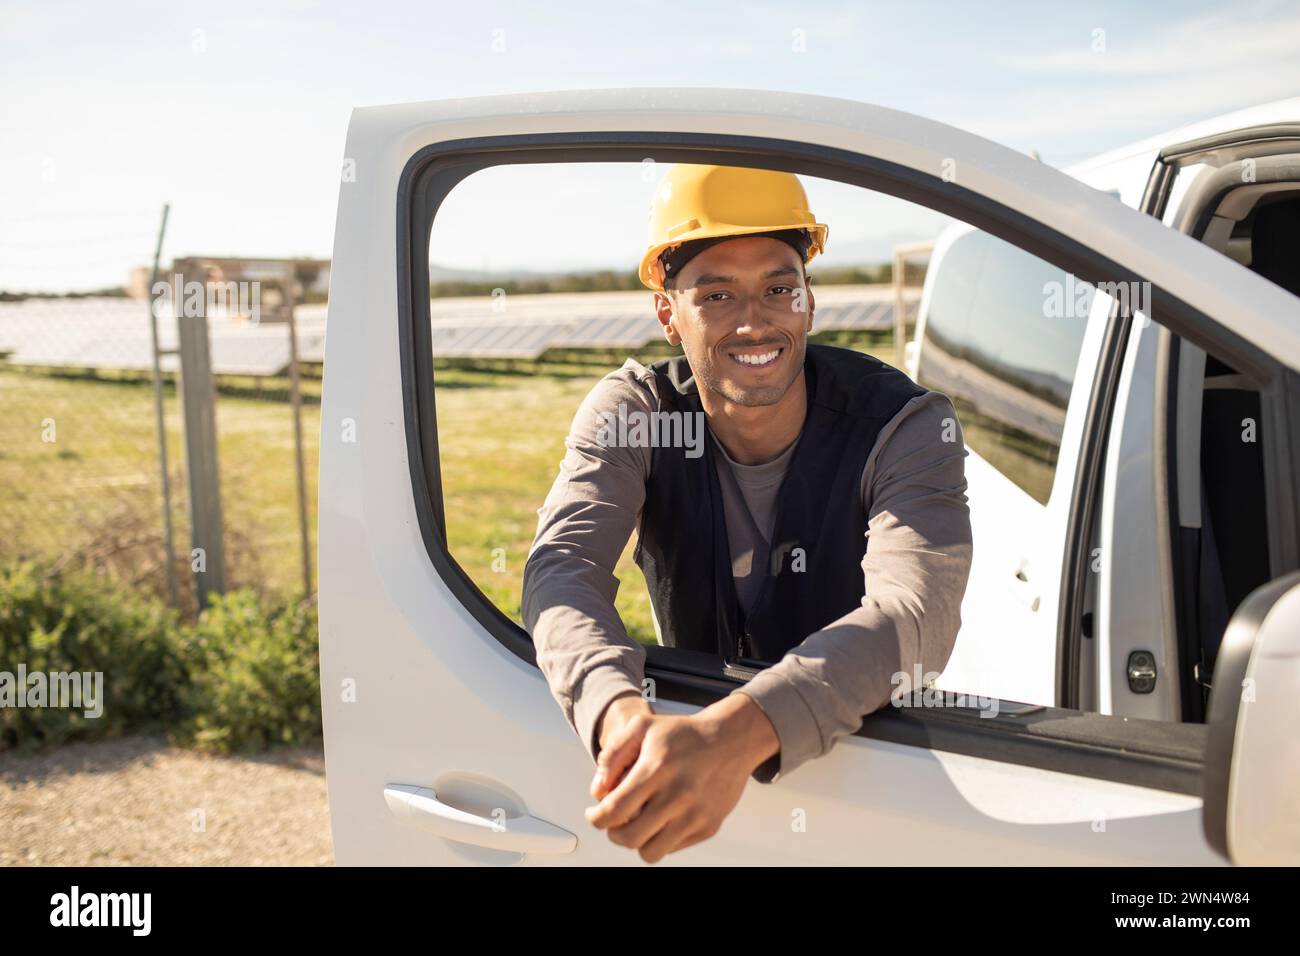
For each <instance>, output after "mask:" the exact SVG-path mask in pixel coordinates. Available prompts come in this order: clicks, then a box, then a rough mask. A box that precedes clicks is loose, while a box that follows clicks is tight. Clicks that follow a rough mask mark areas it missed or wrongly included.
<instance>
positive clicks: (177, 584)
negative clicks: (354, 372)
mask: <svg viewBox="0 0 1300 956" xmlns="http://www.w3.org/2000/svg"><path fill="white" fill-rule="evenodd" d="M286 306H287V303H283V304H282V305H281V306H279V307H278V309H279V311H278V314H276V315H273V316H272V317H271V318H273V319H279V320H282V319H283V318H285V314H284V310H285V307H286ZM151 309H152V311H153V313H154V315H155V316H156V318H157V323H158V346H159V352H160V356H159V366H160V370H161V386H162V387H161V390H160V397H161V408H162V429H161V432H160V430H159V427H158V418H157V415H156V407H155V394H154V387H153V374H152V369H153V355H154V348H153V341H152V331H151V329H150V311H151ZM298 309H300V310H302V312H303V316H302V323H301V327H300V328H299V330H298V335H297V338H296V344H297V351H298V352H300V353H301V356H300V357H299V361H297V362H295V361H294V351H295V350H294V344H295V340H293V339H291V337H290V328H291V327H293V324H296V323H288V322H285V321H270V322H266V321H263V322H261V323H259V324H257V325H250V324H248V322H247V317H246V316H240V315H237V314H218V315H204V316H203V317H202V319H203V321H202V325H203V326H206V328H204V329H202V331H203V332H206V334H199V335H193V336H186V335H185V334H184V333H185V332H186V330H187V328H188V329H197V328H198V324H197V323H195V322H194V320H193V318H192V317H187V316H185V315H184V314H183V310H182V314H181V315H179V316H178V315H176V314H175V312H174V310H172V309H170V308H168V307H167V303H166V302H154V301H153V300H149V301H143V300H138V299H125V298H86V299H27V300H24V301H21V302H7V303H0V564H8V563H11V562H14V561H19V560H24V559H30V560H36V561H39V562H41V563H43V564H46V565H49V566H51V567H54V568H60V569H61V568H67V567H70V566H74V565H81V566H86V567H90V568H93V569H95V570H96V571H97V572H98V573H100V574H102V575H104V576H105V577H106V578H109V579H112V580H113V581H114V582H117V583H124V584H130V585H134V586H140V587H144V588H147V589H148V590H151V591H154V592H156V593H157V594H158V595H159V596H160V597H164V598H165V599H167V600H172V601H175V602H176V603H177V604H178V605H180V606H181V607H182V608H184V609H187V610H189V611H191V612H192V611H193V610H195V609H196V608H197V607H198V606H199V603H200V601H201V600H202V597H203V596H204V595H205V594H206V593H207V591H209V590H223V589H228V588H231V587H238V586H244V585H249V586H253V587H256V588H259V589H261V590H264V591H269V592H279V593H283V594H290V593H298V594H302V593H304V592H306V593H311V592H312V591H314V576H313V570H312V567H311V563H312V562H311V550H310V531H311V528H312V527H314V523H315V518H314V515H315V510H314V509H315V481H314V478H315V474H316V441H317V434H318V431H319V429H318V409H319V394H320V375H319V369H320V362H321V360H322V357H323V355H322V352H323V344H322V343H323V338H324V307H323V306H299V307H298ZM295 311H296V310H295ZM263 318H264V319H265V318H266V316H263ZM187 323H188V325H187ZM187 348H188V349H189V351H190V353H194V352H198V353H202V352H204V351H205V350H206V353H207V354H206V358H207V359H208V360H210V371H211V378H210V379H208V380H207V381H205V380H204V376H203V374H202V373H203V371H204V369H203V368H202V365H203V359H204V358H205V356H204V355H202V354H199V355H197V356H196V355H194V354H186V355H183V354H182V353H183V352H185V350H186V349H187ZM183 358H184V359H185V364H186V365H187V366H188V367H189V368H190V369H191V371H190V373H188V374H187V375H182V374H180V372H181V367H182V359H183ZM295 380H296V381H295ZM187 394H188V401H187V400H184V399H183V398H182V396H184V395H187ZM295 394H296V395H297V398H298V401H297V402H295ZM205 405H206V407H205ZM205 421H206V424H204V422H205ZM298 436H300V441H301V454H300V452H299V440H298ZM160 437H161V438H162V441H160ZM205 443H206V444H207V445H208V446H209V447H210V450H211V451H210V453H209V455H208V456H207V457H210V458H211V461H205V456H204V455H203V453H202V446H203V445H204V444H205ZM196 455H197V457H196ZM163 460H165V461H166V472H165V473H164V471H163V469H162V467H161V465H162V462H163ZM300 495H301V496H302V498H303V499H304V501H303V503H302V505H301V506H300V504H299V499H300ZM168 499H169V502H168V506H165V505H164V502H165V501H167V500H168ZM168 518H169V519H170V525H171V535H170V537H171V539H172V542H171V547H170V549H169V548H168V540H167V539H168V533H167V532H168ZM212 522H216V524H215V530H214V527H213V526H212ZM205 523H206V524H208V527H207V528H206V529H205V528H204V525H205ZM196 549H197V550H196ZM169 550H170V558H169V557H168V553H169ZM173 589H174V590H173Z"/></svg>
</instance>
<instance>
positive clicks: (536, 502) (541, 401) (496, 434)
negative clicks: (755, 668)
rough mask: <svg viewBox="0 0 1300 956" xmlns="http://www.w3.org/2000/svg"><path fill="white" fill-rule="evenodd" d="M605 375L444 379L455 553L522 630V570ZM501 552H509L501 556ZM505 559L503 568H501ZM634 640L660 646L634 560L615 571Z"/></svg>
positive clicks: (445, 466) (446, 491) (442, 419)
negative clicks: (580, 411) (568, 447)
mask: <svg viewBox="0 0 1300 956" xmlns="http://www.w3.org/2000/svg"><path fill="white" fill-rule="evenodd" d="M599 378H600V375H599V374H595V375H593V374H590V373H589V372H588V373H587V374H583V375H581V376H574V377H567V376H566V377H555V376H552V375H549V374H543V375H534V376H520V375H493V374H490V373H483V374H471V373H459V374H457V373H444V372H438V373H437V379H438V385H439V387H438V391H437V403H438V449H439V454H440V456H441V459H442V480H443V501H444V505H445V508H446V514H447V537H448V541H449V543H450V545H451V552H452V554H453V555H454V556H455V558H456V560H457V561H458V562H459V563H460V565H461V567H463V568H464V569H465V571H466V573H468V574H469V576H470V577H471V578H473V579H474V581H475V583H476V584H478V586H479V588H480V589H482V591H483V593H484V594H486V595H487V596H488V597H489V598H490V599H491V600H492V602H493V603H494V604H495V605H496V606H497V607H498V608H500V609H501V610H502V611H503V612H504V613H506V614H508V615H509V616H510V617H512V618H513V619H514V620H516V621H520V614H519V599H520V592H521V588H522V585H523V571H524V563H525V561H526V560H527V558H528V549H529V547H530V545H531V544H532V541H533V535H534V533H535V532H536V531H537V509H538V508H539V507H540V506H541V504H542V502H543V501H545V499H546V494H547V492H548V491H549V490H550V487H551V483H552V482H553V481H554V480H555V476H556V474H557V472H558V470H559V465H560V460H561V459H562V458H563V457H564V436H565V435H566V433H567V432H568V429H569V424H570V422H571V421H572V420H573V415H574V412H575V411H577V408H578V404H579V403H580V402H581V401H582V399H583V397H584V396H585V395H586V394H587V392H588V391H589V390H590V389H591V387H592V386H593V385H595V384H596V382H597V380H598V379H599ZM497 549H502V551H500V552H498V551H497ZM499 557H504V568H503V569H502V562H501V561H500V560H494V559H496V558H499ZM616 573H617V575H618V578H619V581H620V586H619V592H618V599H617V602H616V606H617V608H618V612H619V614H620V615H621V616H622V618H623V622H624V624H625V625H626V626H627V628H628V632H629V633H630V634H631V635H632V636H633V637H635V638H637V639H638V640H642V641H648V642H650V643H654V625H653V624H652V622H651V617H650V598H649V595H648V594H647V592H646V588H645V581H644V580H643V578H642V577H641V572H640V570H639V569H638V568H637V567H636V565H635V564H634V563H633V561H632V558H631V543H630V542H629V546H628V548H627V549H626V550H625V552H624V554H623V557H622V559H621V560H620V561H619V564H618V567H617V569H616Z"/></svg>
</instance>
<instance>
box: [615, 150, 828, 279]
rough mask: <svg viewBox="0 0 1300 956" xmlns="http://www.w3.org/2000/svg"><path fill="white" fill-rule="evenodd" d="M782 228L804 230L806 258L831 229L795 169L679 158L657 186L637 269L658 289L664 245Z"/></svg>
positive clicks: (822, 244)
mask: <svg viewBox="0 0 1300 956" xmlns="http://www.w3.org/2000/svg"><path fill="white" fill-rule="evenodd" d="M785 229H803V230H806V231H807V233H808V239H809V245H808V251H807V253H806V254H805V257H804V262H805V263H807V262H809V261H810V260H811V259H812V258H813V257H814V256H815V255H817V254H818V253H819V252H824V251H825V250H826V234H827V232H828V231H829V230H828V228H827V226H826V225H825V224H823V223H820V222H818V221H817V218H816V217H815V216H814V215H813V214H812V211H811V210H810V209H809V208H808V195H807V193H805V192H804V189H803V184H802V183H800V182H799V177H798V176H796V175H795V174H794V173H782V172H777V171H775V170H771V169H750V168H747V167H742V166H697V165H692V164H686V163H679V164H678V165H676V166H674V167H673V168H672V169H670V170H668V172H667V173H666V174H665V175H664V178H663V180H662V181H661V182H660V183H659V187H658V188H657V189H656V190H655V197H654V202H653V204H652V205H651V206H650V243H649V245H648V246H647V247H646V251H645V255H643V256H642V257H641V268H640V269H639V270H638V275H639V276H640V278H641V282H642V283H644V284H645V285H646V286H647V287H648V288H650V289H653V290H655V291H656V292H662V291H664V270H663V264H662V263H661V262H660V261H659V256H660V255H661V254H662V253H663V252H664V251H665V250H666V249H672V248H675V247H677V246H680V245H681V244H682V243H685V242H690V241H692V240H694V239H712V238H717V237H730V236H746V235H751V234H753V233H759V232H775V231H777V230H785Z"/></svg>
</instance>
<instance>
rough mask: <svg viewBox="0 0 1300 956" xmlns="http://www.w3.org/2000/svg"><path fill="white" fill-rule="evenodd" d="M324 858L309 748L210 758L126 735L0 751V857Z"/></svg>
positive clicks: (317, 756) (265, 862)
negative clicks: (26, 751) (35, 750)
mask: <svg viewBox="0 0 1300 956" xmlns="http://www.w3.org/2000/svg"><path fill="white" fill-rule="evenodd" d="M200 811H201V813H200ZM333 862H334V854H333V850H332V848H331V846H330V834H329V810H328V804H327V801H326V797H325V759H324V755H323V753H322V752H321V750H320V748H319V747H317V748H308V749H294V750H281V751H277V752H275V753H271V754H266V755H261V756H257V757H213V756H205V755H202V754H197V753H194V752H192V751H189V750H182V749H180V748H178V747H172V746H169V745H168V744H167V742H166V741H165V740H163V739H161V738H157V737H127V738H123V739H119V740H109V741H101V742H96V743H77V744H68V745H67V746H64V747H60V748H57V749H56V750H53V751H50V752H49V753H45V754H37V755H19V754H14V753H0V865H3V866H22V865H44V866H228V865H246V866H286V865H293V866H317V865H324V866H328V865H331V864H332V863H333Z"/></svg>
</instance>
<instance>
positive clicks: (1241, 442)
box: [1166, 157, 1300, 722]
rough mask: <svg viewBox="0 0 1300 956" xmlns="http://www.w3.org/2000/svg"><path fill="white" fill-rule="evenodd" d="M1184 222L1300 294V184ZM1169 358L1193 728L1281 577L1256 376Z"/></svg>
mask: <svg viewBox="0 0 1300 956" xmlns="http://www.w3.org/2000/svg"><path fill="white" fill-rule="evenodd" d="M1269 159H1270V166H1271V167H1272V170H1273V171H1274V172H1277V171H1286V172H1289V173H1300V157H1270V158H1269ZM1231 166H1232V167H1238V166H1240V163H1234V164H1231ZM1287 167H1289V169H1288V168H1287ZM1227 171H1228V173H1229V175H1230V176H1236V175H1238V171H1237V170H1236V169H1229V170H1227ZM1223 172H1224V171H1223V170H1221V171H1220V173H1219V176H1221V175H1222V173H1223ZM1214 178H1219V177H1218V176H1216V177H1214ZM1270 178H1272V177H1270ZM1240 181H1241V180H1240V179H1239V180H1238V182H1240ZM1202 195H1203V194H1202ZM1182 218H1183V222H1184V225H1190V224H1191V223H1195V224H1196V228H1198V229H1199V231H1200V237H1201V238H1202V240H1203V241H1204V242H1206V243H1207V244H1208V245H1210V246H1211V247H1213V248H1216V249H1218V250H1219V251H1220V252H1223V253H1225V254H1227V255H1229V256H1231V257H1232V258H1234V259H1236V260H1237V261H1238V262H1241V263H1242V264H1243V265H1245V266H1246V267H1247V268H1249V269H1251V270H1252V271H1254V272H1256V273H1257V274H1259V275H1261V276H1263V277H1264V278H1266V279H1268V280H1270V281H1271V282H1274V283H1276V284H1277V285H1279V286H1281V287H1282V288H1284V289H1286V290H1287V291H1289V292H1291V293H1293V294H1296V295H1300V263H1298V262H1297V259H1296V256H1295V249H1296V243H1297V241H1300V175H1298V176H1297V177H1296V178H1295V179H1292V180H1290V181H1287V180H1274V181H1270V182H1266V183H1258V182H1256V183H1250V184H1247V185H1240V186H1238V187H1236V188H1233V189H1230V190H1228V191H1226V192H1222V193H1220V192H1218V191H1217V190H1216V191H1215V194H1214V202H1213V203H1211V204H1209V205H1208V206H1206V207H1205V208H1202V209H1195V208H1192V209H1189V210H1188V212H1187V215H1185V216H1184V217H1182ZM1193 234H1194V235H1195V234H1197V233H1196V232H1195V231H1194V232H1193ZM1171 356H1172V357H1171V361H1170V364H1169V381H1168V382H1167V383H1166V387H1167V389H1168V391H1167V393H1166V394H1167V395H1168V398H1169V403H1168V407H1169V409H1170V411H1171V414H1172V416H1173V420H1171V421H1170V422H1169V425H1168V431H1167V434H1168V435H1169V436H1171V438H1172V442H1171V445H1172V446H1173V447H1171V448H1169V449H1167V453H1168V461H1169V462H1170V465H1171V467H1170V475H1171V480H1172V483H1173V484H1175V485H1176V488H1171V494H1170V499H1171V509H1172V510H1174V511H1175V512H1176V515H1177V521H1176V522H1174V523H1173V524H1172V526H1173V527H1174V529H1175V531H1174V535H1175V541H1174V542H1173V584H1174V594H1175V604H1176V607H1177V614H1178V634H1179V643H1180V649H1181V657H1182V661H1183V667H1182V668H1181V671H1182V673H1181V674H1180V689H1181V702H1182V713H1183V720H1184V721H1197V722H1201V721H1204V720H1205V713H1206V703H1207V701H1208V699H1209V693H1210V677H1211V675H1212V674H1213V673H1214V665H1215V660H1216V656H1217V653H1218V649H1219V644H1220V641H1221V639H1222V637H1223V634H1224V630H1225V629H1226V627H1227V624H1228V621H1229V619H1230V618H1231V617H1232V614H1233V612H1234V611H1235V609H1236V608H1237V607H1238V606H1239V605H1240V604H1241V602H1242V601H1243V600H1244V599H1245V598H1246V596H1247V595H1249V594H1250V593H1251V592H1252V591H1253V590H1255V589H1256V588H1257V587H1259V586H1261V585H1263V584H1265V583H1267V582H1268V581H1269V580H1270V579H1271V578H1272V577H1273V576H1274V575H1273V572H1272V568H1271V560H1270V549H1269V524H1268V514H1269V510H1268V501H1267V489H1266V487H1265V480H1264V473H1265V451H1266V450H1265V447H1264V435H1265V431H1264V429H1263V428H1262V427H1261V415H1262V414H1263V409H1262V404H1261V396H1260V391H1259V389H1258V387H1257V385H1256V384H1255V383H1254V382H1253V381H1252V380H1251V379H1250V378H1249V377H1248V376H1246V375H1243V374H1242V373H1241V372H1240V371H1239V370H1238V369H1236V368H1233V367H1232V366H1231V365H1230V364H1229V363H1227V362H1226V361H1224V360H1222V359H1221V358H1219V357H1216V356H1215V355H1212V354H1207V353H1206V352H1204V351H1203V350H1201V349H1199V348H1197V347H1196V346H1195V345H1193V344H1192V343H1190V342H1187V341H1184V340H1180V341H1176V342H1174V343H1172V346H1171Z"/></svg>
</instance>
